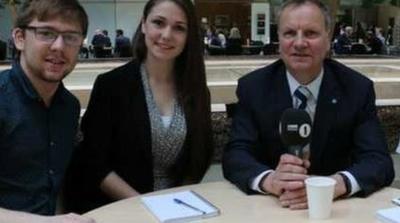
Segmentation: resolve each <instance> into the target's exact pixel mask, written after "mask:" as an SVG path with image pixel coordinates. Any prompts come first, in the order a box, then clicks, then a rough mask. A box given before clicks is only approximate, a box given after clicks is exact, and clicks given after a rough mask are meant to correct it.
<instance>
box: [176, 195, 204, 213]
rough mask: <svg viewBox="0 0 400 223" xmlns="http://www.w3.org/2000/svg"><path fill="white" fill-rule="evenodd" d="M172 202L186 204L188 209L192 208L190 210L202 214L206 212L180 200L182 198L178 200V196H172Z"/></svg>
mask: <svg viewBox="0 0 400 223" xmlns="http://www.w3.org/2000/svg"><path fill="white" fill-rule="evenodd" d="M174 202H175V203H177V204H181V205H183V206H186V207H188V208H190V209H192V210H195V211H198V212H201V213H202V214H206V212H205V211H203V210H201V209H199V208H196V207H194V206H192V205H190V204H188V203H186V202H184V201H182V200H180V199H178V198H174Z"/></svg>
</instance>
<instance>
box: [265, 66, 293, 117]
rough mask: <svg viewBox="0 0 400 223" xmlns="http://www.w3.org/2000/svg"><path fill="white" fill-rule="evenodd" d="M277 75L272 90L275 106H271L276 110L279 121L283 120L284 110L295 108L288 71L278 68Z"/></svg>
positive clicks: (282, 67)
mask: <svg viewBox="0 0 400 223" xmlns="http://www.w3.org/2000/svg"><path fill="white" fill-rule="evenodd" d="M276 73H277V75H275V77H274V81H272V82H271V83H272V86H270V89H272V90H273V92H271V94H270V95H272V97H273V98H272V101H273V103H274V105H275V106H271V107H273V108H275V109H276V110H275V114H277V115H278V116H279V117H275V118H277V119H278V120H280V119H281V117H280V116H281V115H282V113H283V111H284V110H286V109H287V108H291V107H293V103H292V96H291V94H290V89H289V84H288V80H287V77H286V69H285V67H284V66H281V67H280V68H278V72H276Z"/></svg>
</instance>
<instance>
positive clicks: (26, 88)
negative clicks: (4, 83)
mask: <svg viewBox="0 0 400 223" xmlns="http://www.w3.org/2000/svg"><path fill="white" fill-rule="evenodd" d="M12 76H14V79H15V80H16V83H17V84H18V85H19V86H20V87H21V89H22V91H23V92H24V94H25V95H26V96H28V97H29V98H31V99H32V100H38V101H40V100H42V98H41V96H40V95H39V93H38V92H37V91H36V89H35V88H34V87H33V85H32V83H31V81H30V80H29V78H28V77H27V76H26V74H25V72H24V70H23V69H22V67H21V64H20V63H19V61H17V60H15V61H14V62H13V63H12ZM65 95H66V89H65V87H64V84H63V83H62V82H60V84H59V85H58V88H57V90H56V92H55V93H54V97H53V102H52V103H54V102H57V101H58V100H63V99H64V97H65Z"/></svg>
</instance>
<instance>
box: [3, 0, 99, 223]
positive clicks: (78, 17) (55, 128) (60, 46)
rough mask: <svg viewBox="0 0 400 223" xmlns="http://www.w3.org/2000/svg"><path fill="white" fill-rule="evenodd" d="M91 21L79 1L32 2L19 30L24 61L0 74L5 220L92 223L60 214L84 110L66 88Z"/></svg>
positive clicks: (20, 59)
mask: <svg viewBox="0 0 400 223" xmlns="http://www.w3.org/2000/svg"><path fill="white" fill-rule="evenodd" d="M87 27H88V18H87V15H86V13H85V11H84V9H83V8H82V6H81V5H80V4H79V3H78V2H77V1H75V0H69V1H65V0H32V1H26V2H25V3H24V5H23V6H22V10H21V12H20V13H19V15H18V18H17V20H16V23H15V27H14V30H13V38H14V43H15V47H16V49H17V50H18V58H17V60H15V61H14V63H13V65H12V68H11V69H10V70H6V71H4V72H2V73H1V74H0V207H1V209H0V222H7V223H14V222H15V223H17V222H68V223H89V222H94V221H93V220H92V219H89V218H86V217H82V216H78V215H75V214H68V215H60V216H50V215H54V214H55V209H56V198H57V195H58V192H59V190H60V185H61V181H62V178H63V176H64V172H65V169H66V167H67V165H68V163H69V159H70V156H71V154H72V152H73V146H74V139H75V136H76V130H77V128H78V118H79V113H80V105H79V102H78V100H77V99H76V98H75V97H74V96H73V95H72V94H71V93H70V92H68V91H67V89H66V88H65V87H64V85H63V84H62V80H63V78H64V77H65V76H66V75H68V74H69V73H70V72H71V71H72V70H73V68H74V67H75V64H76V62H77V56H78V52H79V49H80V47H81V45H82V42H83V39H84V36H85V35H86V33H87Z"/></svg>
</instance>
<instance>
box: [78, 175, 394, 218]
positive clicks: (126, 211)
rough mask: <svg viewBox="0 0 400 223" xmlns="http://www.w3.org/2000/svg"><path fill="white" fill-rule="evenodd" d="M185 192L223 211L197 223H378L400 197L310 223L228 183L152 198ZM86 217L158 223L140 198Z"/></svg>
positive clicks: (342, 204)
mask: <svg viewBox="0 0 400 223" xmlns="http://www.w3.org/2000/svg"><path fill="white" fill-rule="evenodd" d="M186 189H192V190H194V191H196V192H197V193H199V194H201V195H202V196H203V197H205V198H206V199H207V200H209V201H210V202H211V203H213V204H214V205H215V206H217V207H218V208H219V209H220V210H221V215H220V216H218V217H213V218H208V219H205V220H202V221H197V222H226V223H234V222H238V223H239V222H240V223H257V222H263V223H267V222H279V223H285V222H288V223H301V222H323V223H329V222H346V223H349V222H361V223H367V222H379V221H378V220H376V218H375V212H376V211H377V210H378V209H381V208H389V207H393V206H394V205H392V204H391V202H390V200H391V199H392V198H394V197H399V196H400V190H398V189H394V188H385V189H383V190H380V191H378V192H376V193H374V194H372V195H371V196H369V197H368V198H350V199H345V200H339V201H335V202H334V203H333V205H332V208H333V209H332V216H331V218H330V219H327V220H320V221H318V220H309V219H308V213H307V210H297V211H293V210H288V209H286V208H282V207H280V206H279V203H278V201H277V199H276V198H275V197H273V196H265V195H245V194H244V193H242V192H241V191H240V190H238V189H237V188H236V187H235V186H234V185H232V184H230V183H228V182H226V181H221V182H214V183H205V184H197V185H192V186H185V187H178V188H174V189H169V190H163V191H159V192H154V193H151V194H160V193H168V192H171V191H179V190H186ZM146 195H148V194H146ZM85 215H86V216H89V217H92V218H94V219H95V220H96V221H97V223H133V222H140V223H151V222H155V223H156V222H157V220H156V218H155V217H153V216H152V214H151V213H150V212H149V211H148V210H147V209H146V208H145V207H144V206H143V204H142V203H141V200H140V197H134V198H129V199H125V200H122V201H118V202H115V203H112V204H109V205H106V206H103V207H101V208H98V209H95V210H93V211H90V212H88V213H86V214H85Z"/></svg>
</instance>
